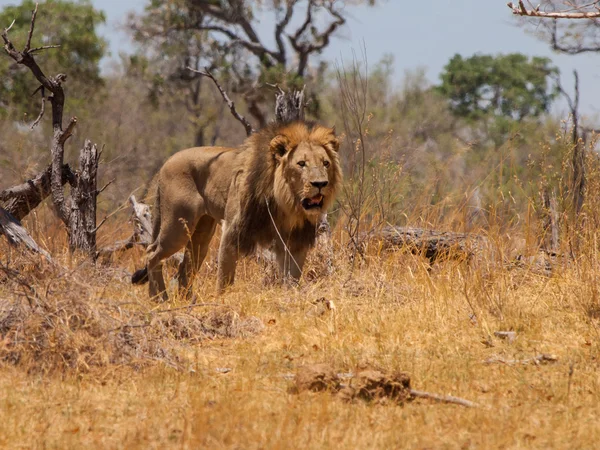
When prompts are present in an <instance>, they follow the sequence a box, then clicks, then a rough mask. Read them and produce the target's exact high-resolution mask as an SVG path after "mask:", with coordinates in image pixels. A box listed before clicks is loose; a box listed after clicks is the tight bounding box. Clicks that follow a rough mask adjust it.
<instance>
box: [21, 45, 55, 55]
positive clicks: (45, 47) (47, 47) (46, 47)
mask: <svg viewBox="0 0 600 450" xmlns="http://www.w3.org/2000/svg"><path fill="white" fill-rule="evenodd" d="M51 48H60V45H42V46H41V47H36V48H32V49H31V50H29V54H32V53H35V52H40V51H42V50H48V49H51Z"/></svg>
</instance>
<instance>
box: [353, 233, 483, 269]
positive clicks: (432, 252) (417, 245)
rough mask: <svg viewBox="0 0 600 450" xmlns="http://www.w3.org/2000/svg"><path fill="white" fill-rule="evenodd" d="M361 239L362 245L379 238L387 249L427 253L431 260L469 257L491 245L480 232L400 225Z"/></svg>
mask: <svg viewBox="0 0 600 450" xmlns="http://www.w3.org/2000/svg"><path fill="white" fill-rule="evenodd" d="M361 241H362V243H363V246H364V245H367V244H368V243H372V242H376V243H377V244H378V245H380V248H381V249H384V250H402V249H406V250H409V251H410V252H411V253H413V254H421V255H423V256H425V257H426V258H427V259H429V261H430V262H431V263H433V262H435V261H436V260H438V259H443V258H454V259H467V260H469V259H471V258H473V257H474V256H476V255H478V254H479V253H480V252H481V251H482V250H483V249H484V248H489V243H488V240H487V238H485V237H484V236H481V235H478V234H473V233H455V232H451V231H437V230H427V229H424V228H413V227H399V226H387V227H384V228H382V229H381V230H380V231H375V232H372V233H369V234H365V235H363V236H362V238H361Z"/></svg>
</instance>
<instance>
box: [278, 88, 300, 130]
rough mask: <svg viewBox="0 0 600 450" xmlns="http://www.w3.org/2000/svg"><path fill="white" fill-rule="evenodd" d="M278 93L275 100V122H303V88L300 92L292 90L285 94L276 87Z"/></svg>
mask: <svg viewBox="0 0 600 450" xmlns="http://www.w3.org/2000/svg"><path fill="white" fill-rule="evenodd" d="M278 90H279V92H277V96H276V98H275V120H276V121H277V122H291V121H293V120H304V107H305V106H306V103H305V102H304V88H303V89H302V90H301V91H297V90H295V89H292V90H291V91H288V92H285V91H284V90H283V89H281V88H279V87H278Z"/></svg>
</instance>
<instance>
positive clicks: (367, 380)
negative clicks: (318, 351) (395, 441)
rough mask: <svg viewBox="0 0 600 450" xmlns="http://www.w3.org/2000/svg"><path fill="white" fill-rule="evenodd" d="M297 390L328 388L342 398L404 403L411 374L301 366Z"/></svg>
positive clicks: (322, 389) (369, 369) (321, 389)
mask: <svg viewBox="0 0 600 450" xmlns="http://www.w3.org/2000/svg"><path fill="white" fill-rule="evenodd" d="M296 391H297V392H303V391H312V392H322V391H329V392H332V393H334V394H335V395H337V396H338V397H339V398H341V399H342V400H345V401H354V400H364V401H366V402H386V401H393V402H396V403H404V402H405V401H408V400H411V399H412V396H411V389H410V377H409V376H408V374H406V373H403V372H394V373H386V372H383V371H380V370H376V369H373V368H363V369H361V370H359V371H358V372H356V373H352V374H338V373H337V372H336V371H335V370H334V369H333V367H331V366H330V365H328V364H312V365H306V366H302V367H300V368H299V369H298V372H297V374H296Z"/></svg>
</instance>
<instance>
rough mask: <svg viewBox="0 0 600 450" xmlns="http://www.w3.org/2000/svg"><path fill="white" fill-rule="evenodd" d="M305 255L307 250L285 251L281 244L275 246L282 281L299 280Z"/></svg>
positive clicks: (288, 249)
mask: <svg viewBox="0 0 600 450" xmlns="http://www.w3.org/2000/svg"><path fill="white" fill-rule="evenodd" d="M307 253H308V248H299V249H294V248H292V249H290V248H287V249H286V247H284V245H283V243H281V242H280V243H278V244H276V245H275V255H276V258H277V265H278V267H279V273H280V274H281V276H282V277H283V278H284V279H285V278H288V277H289V278H291V279H293V280H296V281H297V280H299V279H300V276H301V275H302V268H303V267H304V261H306V255H307Z"/></svg>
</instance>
